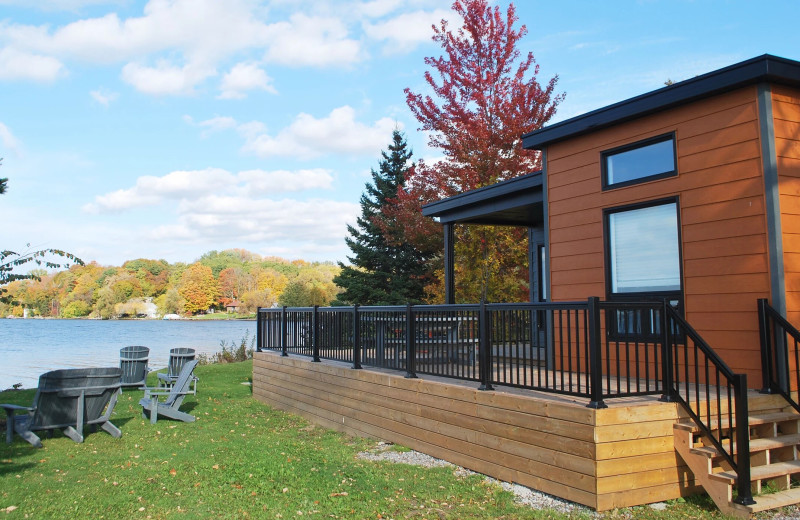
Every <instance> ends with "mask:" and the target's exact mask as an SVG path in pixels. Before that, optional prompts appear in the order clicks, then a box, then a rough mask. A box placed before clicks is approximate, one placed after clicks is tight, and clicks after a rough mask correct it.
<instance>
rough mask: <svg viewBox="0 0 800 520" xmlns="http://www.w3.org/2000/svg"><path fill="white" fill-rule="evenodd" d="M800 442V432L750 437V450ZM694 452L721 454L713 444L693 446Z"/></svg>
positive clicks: (709, 454)
mask: <svg viewBox="0 0 800 520" xmlns="http://www.w3.org/2000/svg"><path fill="white" fill-rule="evenodd" d="M727 444H730V441H729V440H728V439H725V440H723V445H727ZM796 444H800V433H793V434H791V435H779V436H777V437H765V438H763V439H750V452H751V453H753V452H756V451H765V450H770V449H775V448H781V447H784V446H794V445H796ZM692 453H697V454H702V455H705V456H707V457H716V456H719V452H718V451H717V449H716V448H715V447H713V446H700V447H695V448H692Z"/></svg>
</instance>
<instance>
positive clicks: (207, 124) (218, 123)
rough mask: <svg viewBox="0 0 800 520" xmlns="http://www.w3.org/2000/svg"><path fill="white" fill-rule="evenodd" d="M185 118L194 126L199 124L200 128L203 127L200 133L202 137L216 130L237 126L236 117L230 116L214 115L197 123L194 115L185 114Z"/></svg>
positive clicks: (220, 130)
mask: <svg viewBox="0 0 800 520" xmlns="http://www.w3.org/2000/svg"><path fill="white" fill-rule="evenodd" d="M183 120H184V121H186V122H187V123H188V124H190V125H192V126H199V127H200V128H203V131H202V132H201V133H200V137H203V138H206V137H208V136H210V135H211V134H213V133H216V132H222V131H223V130H229V129H231V128H236V119H234V118H232V117H228V116H217V117H212V118H211V119H206V120H205V121H200V122H199V123H195V122H194V119H193V118H192V116H188V115H187V116H183Z"/></svg>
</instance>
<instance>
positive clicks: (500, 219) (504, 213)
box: [422, 172, 543, 227]
mask: <svg viewBox="0 0 800 520" xmlns="http://www.w3.org/2000/svg"><path fill="white" fill-rule="evenodd" d="M542 201H543V196H542V172H534V173H529V174H527V175H523V176H521V177H516V178H514V179H509V180H507V181H503V182H498V183H497V184H492V185H491V186H486V187H484V188H478V189H476V190H470V191H467V192H464V193H460V194H458V195H454V196H452V197H448V198H446V199H442V200H439V201H436V202H432V203H430V204H426V205H425V206H423V207H422V214H423V215H425V216H427V217H436V218H438V219H439V222H441V223H442V224H452V223H457V224H484V225H492V226H526V227H528V226H536V225H538V224H540V223H542V221H543V207H542Z"/></svg>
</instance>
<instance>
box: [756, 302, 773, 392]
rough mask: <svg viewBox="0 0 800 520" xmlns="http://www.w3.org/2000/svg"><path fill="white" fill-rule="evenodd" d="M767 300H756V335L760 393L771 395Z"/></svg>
mask: <svg viewBox="0 0 800 520" xmlns="http://www.w3.org/2000/svg"><path fill="white" fill-rule="evenodd" d="M766 305H767V299H766V298H759V299H758V333H759V334H758V335H759V339H760V340H761V393H762V394H771V393H772V359H773V355H772V340H771V339H770V326H769V319H768V318H767V307H766Z"/></svg>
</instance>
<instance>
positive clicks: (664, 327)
mask: <svg viewBox="0 0 800 520" xmlns="http://www.w3.org/2000/svg"><path fill="white" fill-rule="evenodd" d="M669 306H670V305H669V301H667V300H666V299H665V300H664V305H663V306H662V307H661V390H662V392H663V393H662V394H661V401H664V402H668V403H670V402H673V401H675V400H676V399H675V385H674V383H675V381H674V378H673V374H672V370H673V368H674V366H673V364H672V341H671V338H672V335H671V331H672V326H671V325H672V323H671V321H670V319H669Z"/></svg>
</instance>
